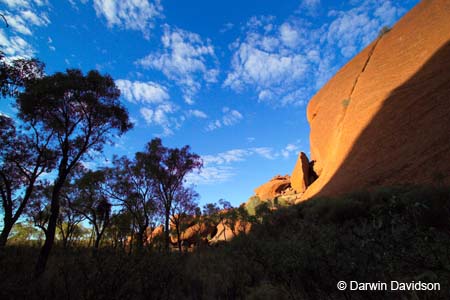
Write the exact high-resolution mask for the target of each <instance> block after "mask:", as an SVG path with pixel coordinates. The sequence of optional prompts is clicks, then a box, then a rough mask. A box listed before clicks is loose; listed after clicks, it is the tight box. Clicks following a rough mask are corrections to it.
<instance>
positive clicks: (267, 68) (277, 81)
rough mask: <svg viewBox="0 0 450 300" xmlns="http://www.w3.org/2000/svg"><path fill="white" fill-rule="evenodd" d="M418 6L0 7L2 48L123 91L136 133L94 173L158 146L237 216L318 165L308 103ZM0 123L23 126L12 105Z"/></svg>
mask: <svg viewBox="0 0 450 300" xmlns="http://www.w3.org/2000/svg"><path fill="white" fill-rule="evenodd" d="M417 2H418V1H417V0H405V1H387V0H350V1H325V0H283V1H274V0H257V1H256V0H255V1H253V0H246V1H242V0H240V1H237V0H228V1H211V0H209V1H206V0H191V1H181V0H177V1H175V0H161V1H159V0H121V1H113V0H57V1H56V0H55V1H51V0H0V12H1V13H2V14H4V15H5V17H6V18H7V20H8V23H9V25H10V27H9V28H6V27H5V26H4V25H3V24H2V26H1V27H0V45H1V46H2V49H3V51H4V52H5V53H6V54H7V55H8V56H10V57H36V58H39V59H40V60H42V61H43V62H45V63H46V66H47V68H46V72H47V73H48V74H51V73H53V72H55V71H62V70H65V69H67V68H80V69H82V70H83V71H85V72H86V71H88V70H91V69H97V70H99V71H100V72H102V73H108V74H110V75H111V76H112V77H113V78H114V79H115V80H116V84H117V85H118V86H119V88H120V89H121V91H122V99H123V102H124V104H125V106H126V107H127V108H128V110H129V112H130V116H131V117H132V120H133V122H134V123H135V128H134V129H133V130H132V131H130V132H129V133H127V134H126V135H124V136H122V137H120V138H116V139H115V144H114V145H113V146H108V147H106V151H105V153H103V154H100V153H92V155H93V157H94V160H93V161H91V162H87V163H86V165H87V166H89V167H92V168H96V167H101V166H105V165H108V164H109V162H110V159H111V157H112V154H119V155H130V156H131V155H133V154H134V153H135V152H136V151H140V150H142V149H143V147H144V145H145V144H146V143H147V142H148V141H150V140H151V139H152V138H153V137H155V136H160V137H161V138H162V139H163V143H164V145H167V146H170V147H181V146H183V145H186V144H189V145H190V146H191V147H192V151H193V152H195V153H198V154H200V155H201V156H202V157H203V159H204V168H203V170H202V172H201V173H200V174H192V175H191V176H189V178H188V180H189V182H190V183H192V184H195V185H196V190H197V191H198V192H199V193H200V196H201V199H200V203H201V204H204V203H206V202H215V201H217V200H219V199H221V198H223V199H226V200H228V201H230V202H231V203H232V204H234V205H239V204H240V203H241V202H245V201H246V200H247V198H249V197H250V196H251V195H252V194H253V189H254V188H256V187H257V186H259V185H260V184H262V183H264V182H266V181H267V180H269V179H270V178H271V177H273V176H274V175H276V174H290V173H291V172H292V169H293V168H294V165H295V161H296V157H297V154H298V152H299V151H304V152H306V153H307V154H309V142H308V140H309V126H308V123H307V121H306V112H305V110H306V105H307V103H308V101H309V99H310V98H311V97H312V96H313V95H314V94H315V92H317V90H318V89H320V87H321V86H323V84H324V83H326V81H327V80H328V79H330V78H331V77H332V76H333V75H334V73H335V72H336V71H337V70H338V69H339V68H340V67H342V66H343V65H344V64H345V63H346V62H348V61H349V60H350V59H351V58H352V57H353V56H354V55H355V54H357V53H358V52H359V51H360V50H361V49H362V48H364V47H365V46H366V45H367V44H368V43H370V42H371V41H372V40H373V39H374V38H375V37H376V36H377V34H378V32H379V31H380V29H381V28H382V27H383V26H385V25H388V26H391V25H393V24H394V23H395V22H396V21H397V20H398V19H399V18H400V17H401V16H402V15H403V14H404V13H406V12H407V11H408V10H410V9H411V8H412V7H413V6H414V5H415V4H417ZM0 112H1V113H4V114H8V115H11V116H14V109H13V108H12V107H11V102H8V101H0Z"/></svg>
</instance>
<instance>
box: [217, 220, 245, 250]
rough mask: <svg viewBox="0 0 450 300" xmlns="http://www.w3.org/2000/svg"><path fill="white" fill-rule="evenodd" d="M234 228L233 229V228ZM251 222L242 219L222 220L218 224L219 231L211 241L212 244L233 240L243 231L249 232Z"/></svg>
mask: <svg viewBox="0 0 450 300" xmlns="http://www.w3.org/2000/svg"><path fill="white" fill-rule="evenodd" d="M232 227H233V228H234V229H233V230H232V229H231V228H232ZM251 227H252V226H251V223H250V222H245V221H242V220H237V221H236V222H234V224H233V223H231V222H229V221H227V220H224V221H222V222H220V223H219V224H218V225H217V228H216V229H217V231H216V234H215V235H214V237H213V238H212V239H211V240H210V241H209V243H210V244H211V245H214V244H217V243H218V242H227V241H231V240H232V239H233V238H234V237H235V236H237V235H239V234H242V233H249V232H250V229H251Z"/></svg>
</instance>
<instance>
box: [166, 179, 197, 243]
mask: <svg viewBox="0 0 450 300" xmlns="http://www.w3.org/2000/svg"><path fill="white" fill-rule="evenodd" d="M197 198H198V193H197V192H195V191H194V190H193V189H192V188H185V187H183V186H182V187H180V188H178V190H177V191H176V193H175V195H174V198H173V203H172V208H171V210H170V223H172V224H173V225H174V227H175V233H176V235H177V244H178V249H179V250H180V252H182V243H181V242H182V241H181V233H182V232H183V231H184V230H186V229H187V226H188V225H189V224H188V222H187V221H188V220H189V219H192V218H193V217H194V216H195V215H196V213H197V212H198V204H197Z"/></svg>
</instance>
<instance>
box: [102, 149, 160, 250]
mask: <svg viewBox="0 0 450 300" xmlns="http://www.w3.org/2000/svg"><path fill="white" fill-rule="evenodd" d="M147 159H148V157H147V156H145V155H140V154H139V153H136V155H135V158H134V160H130V159H128V158H127V157H121V158H114V159H113V165H114V167H113V168H112V169H110V170H109V176H108V177H109V182H110V186H111V189H110V195H111V197H112V198H114V199H115V200H117V201H118V202H120V203H121V204H122V206H123V207H124V208H125V209H126V210H127V211H128V212H129V213H130V214H131V215H132V216H133V219H134V225H135V226H136V227H137V246H138V249H139V250H140V249H142V248H143V246H144V242H145V241H146V240H147V234H146V233H147V230H148V229H149V228H150V227H151V225H152V223H153V220H154V218H155V216H156V212H157V211H156V193H155V184H154V182H155V181H154V178H153V176H152V174H151V170H150V167H149V165H150V163H149V162H148V161H147Z"/></svg>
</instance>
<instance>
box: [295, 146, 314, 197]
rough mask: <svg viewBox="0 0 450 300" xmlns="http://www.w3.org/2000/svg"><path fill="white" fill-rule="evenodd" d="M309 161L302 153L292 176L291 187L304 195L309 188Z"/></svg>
mask: <svg viewBox="0 0 450 300" xmlns="http://www.w3.org/2000/svg"><path fill="white" fill-rule="evenodd" d="M309 176H310V174H309V160H308V157H307V156H306V154H305V153H303V152H300V154H299V155H298V159H297V163H296V164H295V167H294V171H292V176H291V186H292V188H293V189H294V190H295V191H296V192H297V193H303V192H304V191H306V188H307V187H308V186H309V184H310V182H309Z"/></svg>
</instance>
